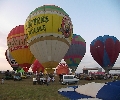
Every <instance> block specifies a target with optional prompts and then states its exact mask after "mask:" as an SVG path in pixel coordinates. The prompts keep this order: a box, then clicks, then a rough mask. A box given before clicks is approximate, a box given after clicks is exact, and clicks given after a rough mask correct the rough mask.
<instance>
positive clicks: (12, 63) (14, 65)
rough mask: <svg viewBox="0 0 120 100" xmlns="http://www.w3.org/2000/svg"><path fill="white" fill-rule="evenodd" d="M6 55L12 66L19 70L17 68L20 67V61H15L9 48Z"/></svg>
mask: <svg viewBox="0 0 120 100" xmlns="http://www.w3.org/2000/svg"><path fill="white" fill-rule="evenodd" d="M5 56H6V59H7V61H8V63H9V64H10V65H11V67H12V68H13V70H14V71H16V70H17V68H18V67H19V65H18V63H17V62H16V61H15V59H14V58H13V57H12V56H11V54H10V52H9V50H8V49H7V50H6V52H5Z"/></svg>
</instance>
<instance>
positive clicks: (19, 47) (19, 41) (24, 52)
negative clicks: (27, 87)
mask: <svg viewBox="0 0 120 100" xmlns="http://www.w3.org/2000/svg"><path fill="white" fill-rule="evenodd" d="M7 45H8V49H9V51H10V53H11V55H12V57H13V58H14V59H15V60H16V61H17V63H18V64H19V66H20V67H22V68H23V69H27V70H28V69H29V67H30V66H31V64H32V63H33V61H34V60H35V58H34V55H33V54H32V53H31V52H30V50H29V48H28V46H27V42H26V40H25V33H24V25H19V26H16V27H15V28H13V29H12V30H11V31H10V33H9V34H8V37H7ZM27 70H26V71H27Z"/></svg>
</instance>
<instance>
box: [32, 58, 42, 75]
mask: <svg viewBox="0 0 120 100" xmlns="http://www.w3.org/2000/svg"><path fill="white" fill-rule="evenodd" d="M32 71H33V72H34V73H36V72H37V73H39V72H40V71H42V72H44V67H43V66H42V65H41V64H40V63H39V61H38V60H37V59H36V60H35V61H34V63H33V65H32Z"/></svg>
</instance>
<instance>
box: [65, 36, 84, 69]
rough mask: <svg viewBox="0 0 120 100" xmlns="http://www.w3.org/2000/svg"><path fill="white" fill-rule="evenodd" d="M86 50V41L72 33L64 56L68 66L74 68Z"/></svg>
mask: <svg viewBox="0 0 120 100" xmlns="http://www.w3.org/2000/svg"><path fill="white" fill-rule="evenodd" d="M85 52H86V42H85V40H84V39H83V38H82V37H81V36H80V35H76V34H73V39H72V43H71V46H70V48H69V50H68V51H67V53H66V54H65V56H64V60H65V62H66V63H67V64H68V66H69V68H71V69H76V68H77V67H78V65H79V63H80V62H81V60H82V58H83V57H84V55H85Z"/></svg>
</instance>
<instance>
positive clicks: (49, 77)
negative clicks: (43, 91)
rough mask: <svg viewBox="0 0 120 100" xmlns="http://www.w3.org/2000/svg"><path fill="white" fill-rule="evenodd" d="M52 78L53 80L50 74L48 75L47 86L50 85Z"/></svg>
mask: <svg viewBox="0 0 120 100" xmlns="http://www.w3.org/2000/svg"><path fill="white" fill-rule="evenodd" d="M50 80H51V78H50V76H49V75H48V76H47V78H46V81H47V86H48V85H49V82H50Z"/></svg>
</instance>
